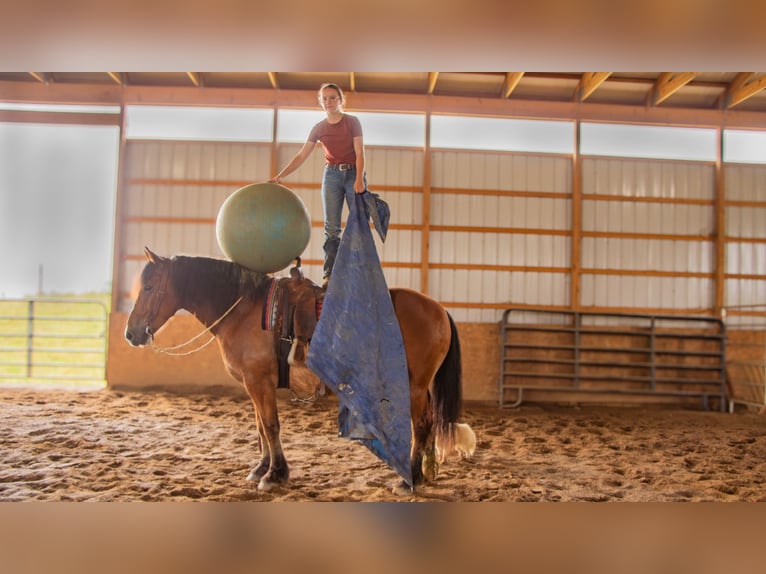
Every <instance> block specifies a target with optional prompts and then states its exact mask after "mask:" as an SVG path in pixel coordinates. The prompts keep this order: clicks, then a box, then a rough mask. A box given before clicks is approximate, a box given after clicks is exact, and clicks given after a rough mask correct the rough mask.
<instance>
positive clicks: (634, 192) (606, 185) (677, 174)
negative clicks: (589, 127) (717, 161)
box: [582, 157, 715, 200]
mask: <svg viewBox="0 0 766 574" xmlns="http://www.w3.org/2000/svg"><path fill="white" fill-rule="evenodd" d="M582 178H583V179H582V191H583V193H585V194H605V195H615V196H622V197H649V198H668V199H671V198H676V199H704V200H712V199H713V198H714V190H715V169H714V167H713V166H712V165H711V164H708V163H696V162H669V161H659V160H632V159H607V158H587V157H586V158H583V161H582Z"/></svg>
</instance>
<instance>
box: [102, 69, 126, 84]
mask: <svg viewBox="0 0 766 574" xmlns="http://www.w3.org/2000/svg"><path fill="white" fill-rule="evenodd" d="M106 75H107V76H109V77H110V78H112V79H113V80H114V82H115V83H116V84H117V85H119V86H124V85H125V84H126V83H127V80H126V79H125V78H126V75H125V74H123V73H122V72H107V73H106Z"/></svg>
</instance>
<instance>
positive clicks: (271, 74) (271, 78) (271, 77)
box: [266, 72, 279, 90]
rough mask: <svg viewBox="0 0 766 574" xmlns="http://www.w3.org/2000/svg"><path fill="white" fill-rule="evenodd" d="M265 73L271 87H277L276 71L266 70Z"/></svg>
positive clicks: (276, 88)
mask: <svg viewBox="0 0 766 574" xmlns="http://www.w3.org/2000/svg"><path fill="white" fill-rule="evenodd" d="M266 74H267V75H268V76H269V82H271V87H272V88H274V89H275V90H278V89H279V82H278V81H277V73H276V72H266Z"/></svg>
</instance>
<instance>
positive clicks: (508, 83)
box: [503, 72, 524, 98]
mask: <svg viewBox="0 0 766 574" xmlns="http://www.w3.org/2000/svg"><path fill="white" fill-rule="evenodd" d="M522 76H524V72H506V73H505V80H503V97H504V98H510V97H511V94H512V93H513V90H515V89H516V86H518V85H519V82H520V81H521V78H522Z"/></svg>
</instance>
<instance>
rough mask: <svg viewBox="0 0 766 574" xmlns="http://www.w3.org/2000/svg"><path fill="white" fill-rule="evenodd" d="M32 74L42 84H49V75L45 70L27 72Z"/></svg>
mask: <svg viewBox="0 0 766 574" xmlns="http://www.w3.org/2000/svg"><path fill="white" fill-rule="evenodd" d="M27 73H28V74H29V75H30V76H32V77H33V78H34V79H35V80H37V81H38V82H40V83H41V84H47V83H48V81H49V76H48V74H47V73H45V72H27Z"/></svg>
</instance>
